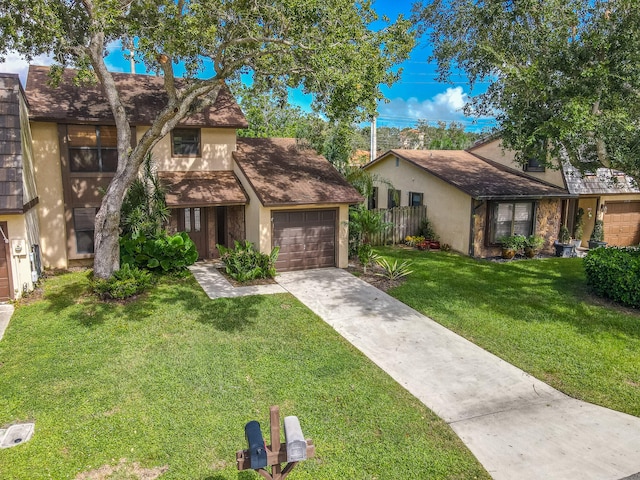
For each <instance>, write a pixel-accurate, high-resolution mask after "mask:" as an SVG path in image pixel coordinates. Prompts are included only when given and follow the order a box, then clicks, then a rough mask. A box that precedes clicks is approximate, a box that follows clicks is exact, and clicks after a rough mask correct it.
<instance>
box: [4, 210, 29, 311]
mask: <svg viewBox="0 0 640 480" xmlns="http://www.w3.org/2000/svg"><path fill="white" fill-rule="evenodd" d="M32 210H33V209H32ZM31 215H33V214H30V216H31ZM0 222H7V231H6V232H5V234H6V235H7V238H8V240H9V243H8V244H7V249H8V250H9V256H10V265H9V267H10V268H11V276H12V280H13V286H12V290H11V294H12V295H13V298H15V299H17V298H20V297H21V296H22V293H23V291H24V287H25V286H26V290H27V291H31V290H33V282H32V281H31V268H32V267H31V256H30V253H31V245H32V243H31V236H30V234H29V231H28V228H27V218H26V216H25V215H0ZM0 241H2V242H3V241H4V238H0ZM18 242H19V243H20V245H21V247H22V249H21V251H20V252H18V251H17V250H16V249H15V246H16V244H17V243H18Z"/></svg>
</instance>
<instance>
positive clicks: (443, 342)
mask: <svg viewBox="0 0 640 480" xmlns="http://www.w3.org/2000/svg"><path fill="white" fill-rule="evenodd" d="M277 281H278V283H279V284H280V285H281V286H282V287H284V288H285V289H286V290H287V291H289V292H291V293H292V294H293V295H294V296H295V297H296V298H298V300H300V301H301V302H302V303H304V304H305V305H306V306H307V307H309V308H310V309H311V310H312V311H313V312H315V313H316V314H317V315H318V316H320V317H321V318H322V319H323V320H324V321H326V322H327V323H329V324H330V325H331V326H333V328H335V329H336V330H337V331H338V332H339V333H340V334H341V335H342V336H344V337H345V338H346V339H347V340H349V341H350V342H351V343H352V344H353V345H354V346H356V347H357V348H358V349H360V350H361V351H362V352H363V353H364V354H365V355H367V357H369V358H370V359H371V360H372V361H373V362H375V363H376V364H377V365H379V366H380V367H381V368H382V369H383V370H384V371H386V372H387V373H388V374H389V375H391V377H393V378H394V379H395V380H396V381H398V382H399V383H400V384H401V385H403V386H404V387H405V388H406V389H407V390H408V391H409V392H411V393H412V394H413V395H415V396H416V397H417V398H418V399H420V400H421V401H422V402H423V403H424V404H425V405H426V406H427V407H429V408H430V409H431V410H433V411H434V412H435V413H436V414H437V415H439V416H440V417H441V418H443V419H444V420H445V421H446V422H447V423H449V425H451V427H452V428H453V430H454V431H455V432H456V433H457V434H458V435H459V437H460V438H461V439H462V441H463V442H464V443H465V444H466V445H467V446H468V448H469V449H470V450H471V451H472V452H473V454H474V455H475V456H476V457H477V458H478V460H480V462H481V463H482V465H484V467H485V468H486V469H487V471H488V472H489V473H490V474H491V476H492V477H493V478H494V479H496V480H502V479H505V480H515V479H517V480H527V479H544V480H562V479H567V480H576V479H581V480H588V479H593V480H619V479H623V478H625V479H629V480H630V479H631V478H633V479H636V478H640V475H638V472H640V418H637V417H633V416H630V415H626V414H623V413H619V412H614V411H612V410H609V409H606V408H602V407H598V406H595V405H591V404H589V403H585V402H581V401H578V400H574V399H571V398H569V397H567V396H566V395H564V394H562V393H560V392H558V391H557V390H554V389H553V388H551V387H550V386H548V385H546V384H545V383H543V382H540V381H538V380H536V379H535V378H533V377H531V376H530V375H528V374H526V373H524V372H523V371H521V370H519V369H517V368H515V367H514V366H512V365H510V364H508V363H506V362H504V361H502V360H500V359H499V358H497V357H496V356H494V355H492V354H490V353H488V352H486V351H485V350H483V349H481V348H479V347H477V346H476V345H474V344H472V343H471V342H468V341H467V340H465V339H463V338H462V337H460V336H458V335H456V334H454V333H452V332H451V331H449V330H447V329H445V328H444V327H442V326H440V325H439V324H437V323H435V322H434V321H432V320H431V319H429V318H427V317H425V316H424V315H421V314H419V313H418V312H416V311H415V310H413V309H411V308H409V307H408V306H406V305H404V304H403V303H401V302H399V301H397V300H395V299H394V298H392V297H390V296H389V295H387V294H385V293H384V292H382V291H380V290H378V289H377V288H375V287H372V286H371V285H369V284H367V283H366V282H364V281H362V280H360V279H358V278H356V277H354V276H353V275H351V274H349V273H348V272H346V271H343V270H340V269H320V270H307V271H302V272H286V273H282V274H279V275H278V277H277Z"/></svg>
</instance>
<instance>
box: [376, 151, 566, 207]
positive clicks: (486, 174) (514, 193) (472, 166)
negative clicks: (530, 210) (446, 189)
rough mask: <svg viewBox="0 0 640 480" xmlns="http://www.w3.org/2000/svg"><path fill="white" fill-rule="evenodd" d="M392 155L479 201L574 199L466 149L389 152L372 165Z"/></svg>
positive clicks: (557, 189)
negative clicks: (547, 198)
mask: <svg viewBox="0 0 640 480" xmlns="http://www.w3.org/2000/svg"><path fill="white" fill-rule="evenodd" d="M389 154H391V155H395V156H397V157H399V158H402V159H404V160H406V161H408V162H411V163H413V164H414V165H416V166H417V167H419V168H421V169H423V170H426V171H427V172H429V173H431V174H432V175H435V176H436V177H438V178H440V179H441V180H443V181H445V182H447V183H449V184H451V185H453V186H454V187H456V188H458V189H460V190H462V191H463V192H465V193H467V194H468V195H470V196H471V197H473V198H476V199H478V200H481V199H493V198H540V197H570V196H572V195H571V194H569V192H567V190H565V189H563V188H560V187H557V186H555V185H552V184H550V183H546V182H543V181H540V180H537V179H535V178H533V177H529V176H528V175H525V174H521V173H519V172H517V171H515V170H512V169H509V168H507V167H504V166H502V165H500V164H498V163H495V162H492V161H490V160H486V159H481V158H479V157H477V156H476V155H473V154H472V153H469V152H466V151H464V150H390V151H389V152H387V153H385V154H384V155H382V156H381V157H379V158H378V159H376V160H374V161H373V162H371V163H370V164H369V166H370V165H373V164H375V163H377V162H378V161H380V160H382V159H383V158H385V157H387V156H388V155H389ZM365 168H368V166H367V167H365Z"/></svg>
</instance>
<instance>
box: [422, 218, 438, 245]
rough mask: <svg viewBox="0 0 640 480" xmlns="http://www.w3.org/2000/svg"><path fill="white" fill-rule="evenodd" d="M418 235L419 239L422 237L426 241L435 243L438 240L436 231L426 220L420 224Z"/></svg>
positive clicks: (431, 223) (429, 221)
mask: <svg viewBox="0 0 640 480" xmlns="http://www.w3.org/2000/svg"><path fill="white" fill-rule="evenodd" d="M418 235H419V236H421V237H424V238H425V239H426V240H433V241H437V240H439V239H440V237H439V236H438V234H437V233H436V229H435V228H434V226H433V222H432V221H431V220H429V219H428V218H425V219H424V220H422V222H421V223H420V228H419V229H418Z"/></svg>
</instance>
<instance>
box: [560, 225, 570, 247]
mask: <svg viewBox="0 0 640 480" xmlns="http://www.w3.org/2000/svg"><path fill="white" fill-rule="evenodd" d="M570 240H571V234H570V233H569V229H568V228H567V227H566V225H562V226H561V227H560V231H559V233H558V241H559V242H560V243H565V244H566V243H569V241H570Z"/></svg>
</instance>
